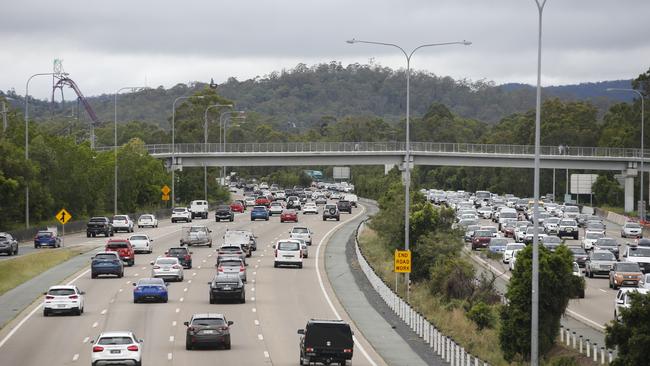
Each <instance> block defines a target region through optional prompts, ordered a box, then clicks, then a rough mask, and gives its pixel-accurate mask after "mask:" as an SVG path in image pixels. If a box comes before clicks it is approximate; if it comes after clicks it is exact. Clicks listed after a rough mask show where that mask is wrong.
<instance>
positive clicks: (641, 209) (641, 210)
mask: <svg viewBox="0 0 650 366" xmlns="http://www.w3.org/2000/svg"><path fill="white" fill-rule="evenodd" d="M607 91H624V92H633V93H636V94H638V95H639V98H641V182H639V183H640V184H641V185H640V186H639V197H640V198H639V199H640V202H639V205H638V207H637V208H638V210H639V219H640V220H642V221H645V215H644V213H645V202H644V201H643V196H644V194H643V161H644V160H645V150H644V149H643V140H644V137H645V135H644V131H643V127H644V125H645V122H644V114H645V103H644V98H643V93H641V92H640V91H638V90H636V89H624V88H607Z"/></svg>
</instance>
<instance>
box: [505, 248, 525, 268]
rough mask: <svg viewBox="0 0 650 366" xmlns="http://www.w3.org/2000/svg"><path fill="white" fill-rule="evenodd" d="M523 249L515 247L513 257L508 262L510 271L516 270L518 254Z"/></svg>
mask: <svg viewBox="0 0 650 366" xmlns="http://www.w3.org/2000/svg"><path fill="white" fill-rule="evenodd" d="M522 250H523V249H515V250H513V251H512V258H510V261H509V262H508V269H509V270H510V271H514V270H515V265H516V264H517V255H519V253H521V251H522Z"/></svg>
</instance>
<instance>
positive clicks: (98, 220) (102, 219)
mask: <svg viewBox="0 0 650 366" xmlns="http://www.w3.org/2000/svg"><path fill="white" fill-rule="evenodd" d="M90 222H106V219H105V218H103V217H93V218H92V219H90Z"/></svg>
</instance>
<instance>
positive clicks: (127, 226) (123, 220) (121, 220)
mask: <svg viewBox="0 0 650 366" xmlns="http://www.w3.org/2000/svg"><path fill="white" fill-rule="evenodd" d="M113 231H115V232H118V231H124V232H127V233H132V232H133V221H131V218H130V217H129V216H128V215H115V216H113Z"/></svg>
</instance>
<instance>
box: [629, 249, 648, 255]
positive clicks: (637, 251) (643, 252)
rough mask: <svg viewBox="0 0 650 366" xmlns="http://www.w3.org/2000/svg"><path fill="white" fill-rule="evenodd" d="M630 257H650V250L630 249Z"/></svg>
mask: <svg viewBox="0 0 650 366" xmlns="http://www.w3.org/2000/svg"><path fill="white" fill-rule="evenodd" d="M628 256H629V257H650V248H630V252H629V253H628Z"/></svg>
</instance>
